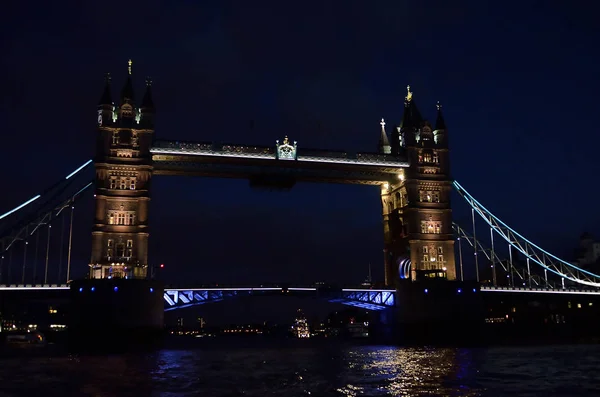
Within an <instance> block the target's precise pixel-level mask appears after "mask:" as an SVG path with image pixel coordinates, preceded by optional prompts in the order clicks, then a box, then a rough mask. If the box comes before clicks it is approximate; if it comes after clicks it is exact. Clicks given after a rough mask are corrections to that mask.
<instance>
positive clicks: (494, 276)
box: [490, 227, 498, 287]
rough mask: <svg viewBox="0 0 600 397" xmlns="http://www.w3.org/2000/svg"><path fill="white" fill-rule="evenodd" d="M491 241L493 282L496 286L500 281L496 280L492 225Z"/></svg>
mask: <svg viewBox="0 0 600 397" xmlns="http://www.w3.org/2000/svg"><path fill="white" fill-rule="evenodd" d="M490 241H491V242H492V254H491V255H490V258H491V260H492V282H493V283H494V287H496V286H498V282H497V280H496V260H495V253H494V228H492V227H490Z"/></svg>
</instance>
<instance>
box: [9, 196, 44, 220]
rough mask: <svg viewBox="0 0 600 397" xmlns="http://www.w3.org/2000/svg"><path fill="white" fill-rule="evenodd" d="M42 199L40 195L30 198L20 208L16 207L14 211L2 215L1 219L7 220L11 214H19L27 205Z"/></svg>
mask: <svg viewBox="0 0 600 397" xmlns="http://www.w3.org/2000/svg"><path fill="white" fill-rule="evenodd" d="M40 197H42V196H41V195H39V194H38V195H37V196H35V197H32V198H30V199H29V200H27V201H25V202H24V203H23V204H21V205H19V206H18V207H15V208H13V209H12V210H10V211H8V212H6V213H4V214H2V215H0V219H3V218H6V217H7V216H9V215H10V214H12V213H15V212H17V211H18V210H20V209H21V208H23V207H25V206H26V205H29V204H31V203H33V202H34V201H35V200H37V199H39V198H40Z"/></svg>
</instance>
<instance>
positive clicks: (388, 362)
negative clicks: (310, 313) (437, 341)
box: [337, 347, 480, 396]
mask: <svg viewBox="0 0 600 397" xmlns="http://www.w3.org/2000/svg"><path fill="white" fill-rule="evenodd" d="M345 359H346V360H347V363H348V367H347V368H348V373H346V374H345V376H346V377H347V379H356V382H352V383H348V384H347V385H346V386H344V387H341V388H338V389H337V391H338V392H339V393H341V394H343V395H345V396H358V395H392V396H416V395H441V396H447V395H460V396H478V395H480V391H477V390H470V389H469V388H467V387H466V386H465V385H462V384H461V382H460V379H461V378H462V377H463V376H464V373H465V372H466V371H469V369H470V367H471V363H470V359H469V356H468V354H465V353H464V352H462V353H461V352H460V351H459V350H457V349H407V348H405V349H401V348H396V347H390V348H382V347H379V348H373V349H357V350H350V351H348V352H347V353H346V357H345Z"/></svg>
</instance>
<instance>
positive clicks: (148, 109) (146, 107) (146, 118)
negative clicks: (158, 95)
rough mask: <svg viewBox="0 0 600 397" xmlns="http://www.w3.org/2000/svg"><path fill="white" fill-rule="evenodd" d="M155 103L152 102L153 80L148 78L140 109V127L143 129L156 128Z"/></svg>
mask: <svg viewBox="0 0 600 397" xmlns="http://www.w3.org/2000/svg"><path fill="white" fill-rule="evenodd" d="M154 112H155V109H154V101H153V100H152V80H151V79H150V77H146V92H145V93H144V98H143V99H142V107H141V108H140V123H139V124H140V125H141V126H142V128H153V126H154Z"/></svg>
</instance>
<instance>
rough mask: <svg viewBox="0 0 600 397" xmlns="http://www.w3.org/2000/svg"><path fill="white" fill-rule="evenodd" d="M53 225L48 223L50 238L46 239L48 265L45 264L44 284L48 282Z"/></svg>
mask: <svg viewBox="0 0 600 397" xmlns="http://www.w3.org/2000/svg"><path fill="white" fill-rule="evenodd" d="M51 231H52V225H50V224H48V239H47V240H46V265H45V266H44V284H48V259H50V232H51Z"/></svg>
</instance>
